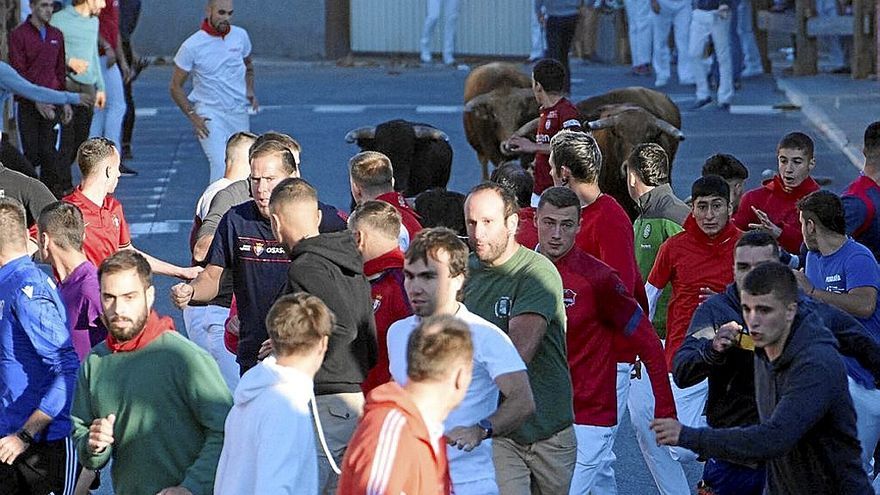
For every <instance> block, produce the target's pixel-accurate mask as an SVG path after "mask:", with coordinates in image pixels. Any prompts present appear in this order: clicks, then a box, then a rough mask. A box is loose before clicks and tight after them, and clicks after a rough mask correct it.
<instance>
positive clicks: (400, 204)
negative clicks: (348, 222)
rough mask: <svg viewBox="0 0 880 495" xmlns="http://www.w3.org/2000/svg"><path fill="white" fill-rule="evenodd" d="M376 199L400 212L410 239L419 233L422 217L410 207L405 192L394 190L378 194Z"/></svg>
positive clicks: (401, 220)
mask: <svg viewBox="0 0 880 495" xmlns="http://www.w3.org/2000/svg"><path fill="white" fill-rule="evenodd" d="M376 199H377V200H379V201H384V202H386V203H388V204H390V205H391V206H393V207H394V208H395V209H396V210H397V211H398V212H399V213H400V223H402V224H403V227H404V228H405V229H406V231H407V232H408V233H409V238H410V239H412V238H413V237H415V236H416V234H418V233H419V231H420V230H422V224H421V218H420V217H419V214H418V213H416V211H415V210H413V209H412V208H410V206H409V204H408V203H407V202H406V199H405V198H404V197H403V194H400V193H399V192H397V191H393V192H390V193H385V194H383V195H381V196H378V197H376ZM401 266H403V265H401Z"/></svg>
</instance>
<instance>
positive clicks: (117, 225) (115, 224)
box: [113, 215, 119, 229]
mask: <svg viewBox="0 0 880 495" xmlns="http://www.w3.org/2000/svg"><path fill="white" fill-rule="evenodd" d="M113 226H114V227H116V228H117V229H118V228H119V217H117V216H116V215H113Z"/></svg>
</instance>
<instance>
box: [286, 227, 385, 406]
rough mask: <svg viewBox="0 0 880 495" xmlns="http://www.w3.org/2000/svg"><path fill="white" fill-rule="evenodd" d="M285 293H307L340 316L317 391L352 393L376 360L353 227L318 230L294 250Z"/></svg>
mask: <svg viewBox="0 0 880 495" xmlns="http://www.w3.org/2000/svg"><path fill="white" fill-rule="evenodd" d="M290 260H291V261H290V268H289V269H288V272H287V287H286V289H285V291H284V293H285V294H292V293H296V292H308V293H309V294H311V295H313V296H316V297H318V298H320V299H321V300H322V301H324V304H326V305H327V307H328V308H330V311H332V312H333V314H334V315H336V325H335V326H334V327H333V333H332V334H331V335H330V341H329V342H328V347H327V354H326V356H325V357H324V364H323V365H321V369H320V370H319V371H318V374H317V375H315V395H325V394H340V393H354V392H360V391H361V383H362V382H363V381H364V378H366V376H367V373H368V372H369V371H370V369H371V368H372V367H373V366H375V365H376V361H377V355H378V351H377V344H376V325H375V323H374V321H373V304H372V296H371V295H370V283H369V282H368V281H367V278H366V277H365V276H364V260H363V257H362V256H361V254H360V252H359V251H358V250H357V245H356V244H355V242H354V237H352V235H351V232H349V231H344V232H333V233H329V234H319V235H317V236H315V237H309V238H307V239H303V240H301V241H300V242H299V243H298V244H297V245H296V246H295V247H294V248H293V249H292V250H291V251H290Z"/></svg>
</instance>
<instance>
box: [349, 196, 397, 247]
mask: <svg viewBox="0 0 880 495" xmlns="http://www.w3.org/2000/svg"><path fill="white" fill-rule="evenodd" d="M400 223H401V219H400V212H399V211H397V208H395V207H393V206H391V204H390V203H386V202H385V201H378V200H371V201H364V202H363V203H361V204H359V205H358V206H357V208H355V209H354V211H352V212H351V215H349V217H348V228H349V230H351V231H355V230H357V229H358V227H360V226H361V225H364V226H366V227H368V228H370V229H371V230H374V231H377V232H380V233H382V235H384V236H386V237H388V238H389V239H397V237H398V236H399V235H400Z"/></svg>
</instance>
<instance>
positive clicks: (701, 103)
mask: <svg viewBox="0 0 880 495" xmlns="http://www.w3.org/2000/svg"><path fill="white" fill-rule="evenodd" d="M709 103H712V98H709V97H707V98H703V99H702V100H697V101H695V102H694V104H693V105H691V110H699V109H701V108H703V107H705V106H706V105H708V104H709Z"/></svg>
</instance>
